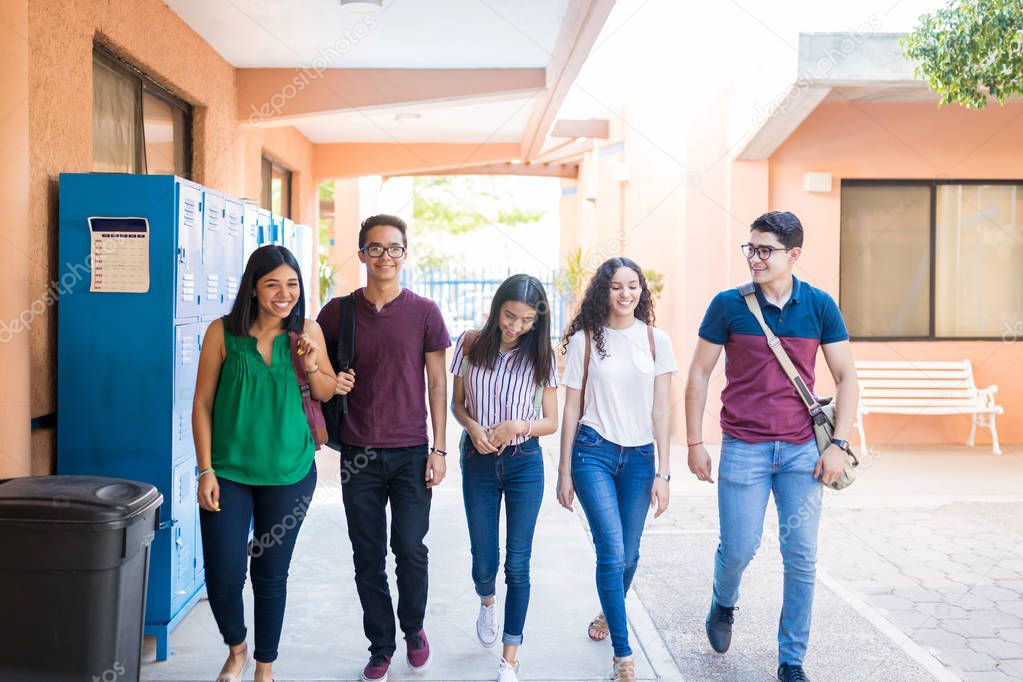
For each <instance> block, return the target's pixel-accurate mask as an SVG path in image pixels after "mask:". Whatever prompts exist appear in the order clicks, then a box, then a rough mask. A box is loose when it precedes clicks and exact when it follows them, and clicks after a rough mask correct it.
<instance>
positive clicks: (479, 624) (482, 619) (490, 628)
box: [476, 601, 501, 649]
mask: <svg viewBox="0 0 1023 682" xmlns="http://www.w3.org/2000/svg"><path fill="white" fill-rule="evenodd" d="M500 637H501V633H500V632H499V631H498V628H497V602H496V601H495V602H494V603H493V604H491V605H490V606H487V605H486V604H484V603H482V602H480V613H479V615H478V616H476V638H477V639H479V641H480V644H481V645H483V646H485V647H486V648H488V649H489V648H490V647H492V646H494V645H495V644H497V640H498V639H500Z"/></svg>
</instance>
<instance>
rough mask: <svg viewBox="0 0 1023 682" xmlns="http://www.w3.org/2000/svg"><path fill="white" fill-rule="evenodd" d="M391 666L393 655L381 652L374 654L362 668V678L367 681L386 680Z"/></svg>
mask: <svg viewBox="0 0 1023 682" xmlns="http://www.w3.org/2000/svg"><path fill="white" fill-rule="evenodd" d="M390 667H391V657H390V656H383V655H381V654H373V655H372V656H370V657H369V663H367V664H366V667H365V668H363V669H362V679H363V680H365V682H386V680H387V669H388V668H390Z"/></svg>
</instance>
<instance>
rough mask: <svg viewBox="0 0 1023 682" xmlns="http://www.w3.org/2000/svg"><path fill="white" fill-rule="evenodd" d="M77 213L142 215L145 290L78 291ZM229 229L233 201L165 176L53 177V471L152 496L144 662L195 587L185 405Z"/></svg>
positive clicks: (223, 292)
mask: <svg viewBox="0 0 1023 682" xmlns="http://www.w3.org/2000/svg"><path fill="white" fill-rule="evenodd" d="M91 216H103V217H107V218H114V219H116V218H119V217H121V218H124V217H133V218H146V219H147V220H148V223H149V236H148V240H149V242H148V268H149V289H148V291H146V292H144V293H109V292H94V291H91V290H90V285H89V279H90V272H89V268H91V260H90V244H91V242H90V227H89V223H88V218H89V217H91ZM243 225H244V208H243V207H242V206H241V204H240V203H239V202H237V201H236V200H234V199H230V198H227V197H224V196H223V195H221V194H219V193H217V192H214V191H212V190H207V189H205V188H203V187H200V186H199V185H195V184H193V183H191V182H189V181H187V180H183V179H181V178H176V177H174V176H160V175H119V174H62V175H61V177H60V226H59V238H58V250H59V262H60V263H61V272H60V277H61V278H62V279H61V280H60V281H62V282H65V281H75V282H77V284H76V286H75V288H74V292H73V293H72V294H70V295H67V296H64V297H62V298H61V301H60V305H59V306H58V312H57V315H58V344H57V472H58V473H60V474H93V475H107V476H117V477H124V478H130V479H135V480H140V481H145V482H148V483H152V484H153V485H155V486H156V487H157V488H158V489H159V490H160V492H161V493H162V494H163V496H164V504H163V507H162V508H161V510H160V519H161V525H160V530H159V531H158V532H157V534H156V537H155V538H154V540H153V548H152V553H151V565H150V573H149V586H148V591H147V602H146V626H145V632H146V634H148V635H156V637H157V659H158V660H164V659H166V658H167V654H168V641H167V640H168V635H169V632H170V630H171V629H172V628H173V627H174V626H175V625H177V623H178V622H180V620H181V619H182V618H184V616H185V615H187V613H188V612H189V610H190V609H191V607H192V606H193V605H194V604H195V603H196V602H197V601H198V600H199V598H200V597H201V595H202V592H203V589H204V575H203V567H202V551H201V545H200V539H199V532H198V509H197V505H196V500H195V492H196V466H195V453H194V447H193V441H192V422H191V417H192V402H193V394H194V389H195V380H196V372H197V369H198V360H199V349H200V345H201V342H202V335H203V333H204V332H205V330H206V327H207V326H208V321H209V320H211V319H215V318H216V317H219V316H221V315H223V314H225V313H226V312H227V310H229V309H230V304H231V302H232V301H233V298H234V295H235V294H236V293H237V286H238V283H239V282H240V278H241V266H242V259H243V257H244V253H243V249H244V248H245V246H246V244H245V239H244V229H243ZM83 273H84V274H83ZM64 278H69V279H64Z"/></svg>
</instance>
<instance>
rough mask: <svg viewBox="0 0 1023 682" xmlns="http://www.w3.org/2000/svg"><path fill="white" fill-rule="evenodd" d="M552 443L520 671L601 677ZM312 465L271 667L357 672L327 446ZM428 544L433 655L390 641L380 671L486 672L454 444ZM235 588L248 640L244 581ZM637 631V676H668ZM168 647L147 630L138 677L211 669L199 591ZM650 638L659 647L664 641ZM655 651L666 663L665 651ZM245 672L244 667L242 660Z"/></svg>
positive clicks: (220, 650) (333, 463) (536, 676)
mask: <svg viewBox="0 0 1023 682" xmlns="http://www.w3.org/2000/svg"><path fill="white" fill-rule="evenodd" d="M455 435H456V433H455V432H452V434H450V435H449V438H448V443H450V444H454V443H456V442H457V441H456V440H455ZM552 444H553V442H552V443H545V451H546V458H545V459H546V461H545V467H546V479H547V483H546V489H545V495H544V503H543V507H542V508H541V512H540V520H539V523H538V528H537V533H536V539H535V544H534V549H533V561H532V565H533V589H532V597H531V601H530V608H529V615H528V617H527V621H526V629H525V637H526V639H525V642H524V645H523V647H522V650H521V653H520V659H521V666H522V667H521V670H520V675H519V677H520V679H522V680H597V679H602V678H604V677H605V676H606V674H607V672H608V670H609V668H610V662H611V646H610V643H609V642H600V643H595V642H591V641H589V639H587V637H586V626H587V624H588V623H589V621H590V619H591V618H593V616H594V615H595V614H596V613H597V612H598V611H599V608H600V607H599V603H598V601H597V596H596V590H595V588H594V559H593V549H592V547H591V546H590V545H589V541H588V538H587V536H586V534H585V533H584V532H583V529H582V525H581V523H580V520H579V518H578V517H576V516H573V515H572V514H569V513H568V512H566V511H564V510H563V509H561V507H559V506H558V505H557V502H556V500H555V495H554V478H555V475H556V471H557V469H556V462H555V460H554V459H553V458H554V457H555V456H556V452H555V451H554V450H553V449H552V448H551V447H549V446H550V445H552ZM555 447H556V445H555ZM449 449H451V450H454V447H453V446H452V447H451V448H449ZM317 466H318V473H319V485H318V486H317V490H316V495H315V497H314V500H313V504H312V507H311V509H310V513H309V516H308V518H307V519H306V521H305V525H304V526H303V528H302V532H301V535H300V536H299V541H298V545H297V547H296V550H295V557H294V560H293V562H292V570H291V577H290V580H289V594H288V610H287V614H286V616H285V624H284V634H283V640H282V642H281V647H280V658H279V659H278V662H277V663H276V665H275V667H274V669H275V674H276V676H277V680H278V682H285V681H286V680H356V679H359V673H360V671H361V669H362V666H363V665H364V664H365V663H366V660H367V658H368V655H369V654H368V651H367V646H368V642H367V641H366V639H365V637H364V635H363V633H362V611H361V608H360V607H359V602H358V596H357V595H356V592H355V582H354V577H353V568H352V556H351V544H350V542H349V540H348V535H347V531H346V526H345V519H344V511H343V509H342V507H341V495H340V487H339V482H338V457H337V455H336V454H335V453H333V452H331V451H327V450H324V451H323V452H322V453H321V454H319V455H318V457H317ZM502 536H503V530H502ZM427 545H428V546H429V548H430V603H429V611H428V613H427V618H426V631H427V634H428V636H429V637H430V642H431V646H432V648H433V651H434V660H433V662H432V663H431V665H430V667H429V668H428V669H427V670H426V671H424V672H423V673H420V674H413V673H411V671H410V670H409V668H408V666H407V664H406V663H405V661H404V646H403V644H404V643H403V642H400V641H399V649H398V652H397V654H396V656H395V664H394V665H393V666H392V676H391V679H392V680H493V679H495V678H496V672H497V662H498V659H499V657H500V645H498V646H496V647H495V648H493V649H490V650H486V649H483V648H481V647H480V646H479V644H477V642H476V636H475V618H476V612H477V610H478V607H479V600H478V599H477V597H476V595H475V591H474V589H473V585H472V581H471V579H470V556H469V544H468V530H467V528H466V522H465V511H464V508H463V506H462V492H461V477H460V471H459V466H458V456H457V455H452V456H450V457H449V461H448V477H447V479H446V480H445V482H444V483H443V484H442V485H441V486H440V487H439V488H437V489H435V491H434V497H433V509H432V513H431V527H430V533H429V535H428V536H427ZM389 563H390V575H391V576H392V582H391V594H392V598H395V599H396V597H397V589H396V587H395V585H394V582H393V575H394V571H393V560H392V558H390V557H389ZM498 592H499V595H498V596H499V599H500V600H501V603H502V604H503V597H504V582H503V578H501V579H499V580H498ZM245 597H246V605H247V613H248V615H247V622H248V623H249V626H250V629H249V641H250V644H251V641H252V630H251V623H252V615H251V613H252V612H251V590H250V587H249V586H248V585H246V595H245ZM634 603H635V604H638V602H634ZM644 615H645V614H644ZM641 620H642V619H641ZM644 634H645V635H647V636H648V637H650V636H652V638H653V640H656V641H651V642H649V643H648V642H644V641H643V637H641V636H639V635H634V638H635V639H634V643H637V644H639V646H635V647H634V648H635V649H636V652H637V668H638V672H639V676H640V679H643V680H653V679H656V673H660V674H661V675H662V676H663V679H677V674H676V673H674V672H673V671H671V670H658V671H656V672H655V670H654V669H653V667H652V665H651V662H650V659H649V658H648V657H647V656H646V655H645V654H644V651H645V650H647V649H653V650H654V654H653V656H652V658H654V660H656V659H657V655H658V654H657V648H658V646H659V641H660V640H659V638H658V636H657V631H656V630H655V629H654V628H653V627H649V628H647V631H646V633H644ZM170 648H171V656H170V658H169V659H168V660H167V661H166V662H162V663H156V662H154V661H153V658H154V652H153V645H152V642H151V641H147V646H146V649H145V652H144V660H146V661H148V663H146V664H144V666H143V673H142V677H143V679H145V680H175V681H185V680H188V681H191V680H212V679H213V678H214V677H215V676H216V673H217V672H218V671H219V670H220V665H221V664H222V663H223V659H224V656H225V655H226V649H225V647H224V646H223V644H222V643H221V639H220V635H219V633H218V631H217V627H216V624H215V623H214V621H213V616H212V614H211V613H210V610H209V605H208V603H207V602H205V601H203V602H201V603H200V604H199V605H198V606H197V607H196V608H195V610H194V611H193V612H192V613H191V614H190V615H189V616H188V617H187V618H186V619H185V620H184V622H182V624H181V625H179V626H178V628H177V629H176V630H174V631H173V632H172V633H171V639H170ZM660 648H661V651H662V652H663V646H661V647H660ZM661 658H662V660H665V661H667V664H668V665H669V666H671V665H673V664H672V661H671V658H670V656H667V654H666V653H664V654H663V655H662V656H661ZM245 679H250V680H251V679H252V668H251V667H250V669H249V671H248V674H247V676H246V678H245Z"/></svg>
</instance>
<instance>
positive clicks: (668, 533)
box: [636, 446, 1023, 682]
mask: <svg viewBox="0 0 1023 682" xmlns="http://www.w3.org/2000/svg"><path fill="white" fill-rule="evenodd" d="M1014 449H1015V450H1023V448H1019V446H1011V447H1010V448H1008V449H1007V450H1006V454H1005V455H1003V456H1002V457H996V456H993V455H991V454H990V450H988V449H985V448H983V447H982V448H975V449H969V448H963V447H957V446H943V447H937V448H922V447H901V448H893V447H888V448H885V449H884V450H883V451H882V450H878V449H873V450H872V453H871V456H870V457H867V458H865V461H864V464H863V466H862V467H861V471H860V476H859V480H858V481H857V482H856V484H855V485H854V486H853V487H852V488H849V489H848V490H846V491H842V492H839V493H835V492H832V491H826V492H825V498H824V516H823V519H822V525H821V536H820V556H819V561H818V586H817V593H816V599H815V604H814V622H813V630H812V633H811V641H810V648H809V652H808V656H807V661H806V665H807V672H808V674H810V675H811V677H813V679H828V680H875V679H877V680H923V679H935V678H937V679H944V680H958V679H961V680H969V681H971V682H972V681H978V682H985V681H998V682H1005V681H1007V680H1013V679H1023V549H1021V548H1023V458H1020V457H1019V456H1016V453H1015V452H1013V450H1014ZM715 450H716V449H715ZM681 454H682V453H681V451H678V452H675V453H673V455H674V456H676V459H675V460H674V462H673V471H676V472H680V475H679V476H678V477H677V479H676V481H673V482H672V486H673V488H672V490H673V498H672V503H671V508H670V509H669V512H668V513H667V514H666V515H665V516H664V517H662V518H661V519H658V520H657V521H655V522H653V523H652V524H651V526H650V527H649V528H648V529H647V532H646V534H645V535H644V539H643V557H642V558H641V559H640V566H641V569H640V571H639V572H638V573H637V585H636V586H637V590H638V592H639V594H640V596H641V597H642V600H643V602H644V603H645V604H646V605H647V608H648V609H649V611H650V612H651V615H652V618H653V620H654V621H655V623H656V624H657V626H658V628H659V629H660V630H661V632H662V634H663V636H664V639H665V640H666V641H667V643H668V647H669V649H670V651H671V653H672V655H673V656H674V658H675V661H676V663H677V665H678V667H679V669H680V670H681V673H682V674H683V676H684V677H685V679H699V680H703V679H714V680H716V679H720V680H768V679H773V673H774V669H773V668H774V661H775V657H776V650H775V631H776V628H777V619H778V614H779V611H780V606H781V604H780V601H781V585H782V575H781V557H780V555H779V551H778V541H777V537H778V525H779V524H778V518H777V514H776V512H775V508H774V504H773V501H772V503H770V504H769V506H768V511H767V514H766V518H765V523H764V533H763V541H762V544H761V547H760V551H759V552H758V554H757V556H756V558H755V559H754V560H753V562H752V563H751V564H750V567H749V568H748V569H747V573H746V576H745V577H744V580H743V590H742V595H741V596H740V600H739V607H740V610H739V611H738V612H737V614H736V626H735V637H734V640H733V645H732V650H731V651H730V652H729V653H728V654H727V655H726V656H723V657H719V656H716V655H714V654H712V653H710V650H709V648H708V646H707V644H706V640H705V637H704V636H703V633H702V620H703V617H704V615H705V613H706V610H707V607H708V602H709V599H710V585H711V580H712V572H713V554H714V550H715V548H716V546H717V533H718V518H717V501H716V487H715V486H710V485H708V484H706V483H701V482H699V481H696V480H695V479H694V478H692V477H691V475H690V474H689V472H688V470H687V468H686V466H685V465H684V463H683V462H682V459H681ZM712 456H714V457H715V463H714V472H715V474H716V473H717V462H716V452H712Z"/></svg>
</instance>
